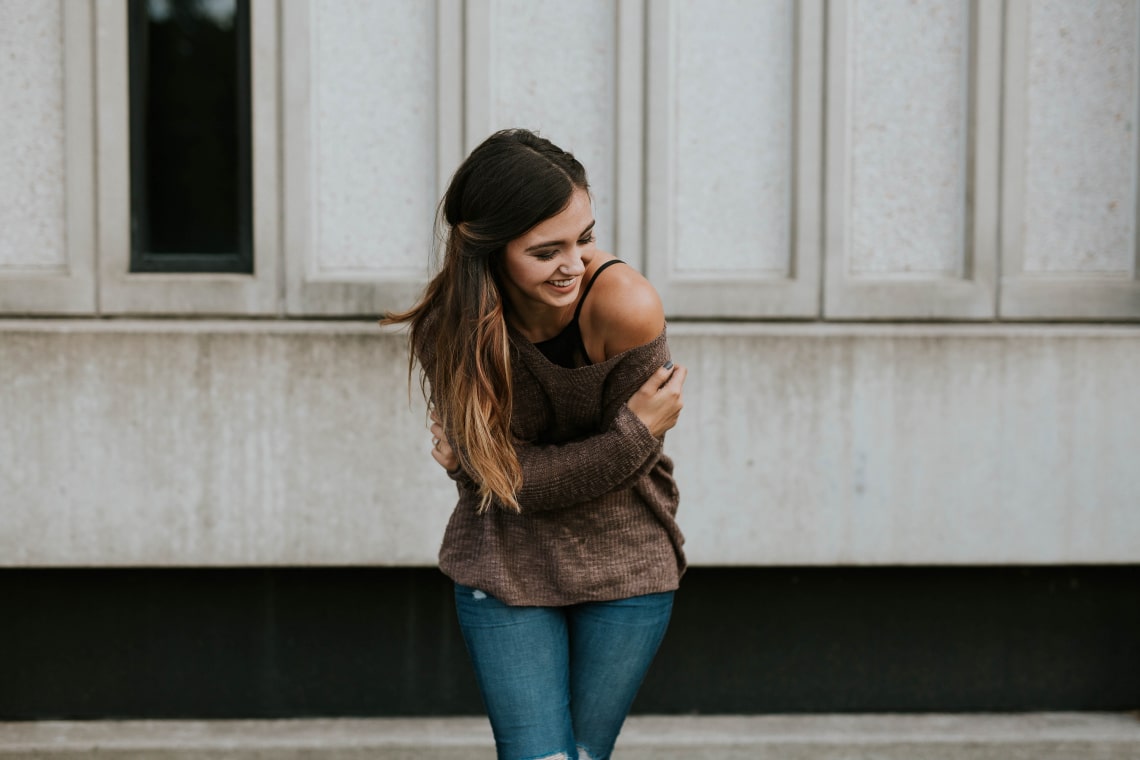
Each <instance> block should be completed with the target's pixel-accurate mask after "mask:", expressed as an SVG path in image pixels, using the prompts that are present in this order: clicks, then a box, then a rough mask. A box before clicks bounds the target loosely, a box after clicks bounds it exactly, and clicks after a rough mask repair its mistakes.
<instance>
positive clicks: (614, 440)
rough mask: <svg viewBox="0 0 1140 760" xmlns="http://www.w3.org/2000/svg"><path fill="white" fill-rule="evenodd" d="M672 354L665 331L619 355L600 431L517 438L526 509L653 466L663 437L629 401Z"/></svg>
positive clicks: (620, 484)
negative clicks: (550, 439)
mask: <svg viewBox="0 0 1140 760" xmlns="http://www.w3.org/2000/svg"><path fill="white" fill-rule="evenodd" d="M668 358H669V349H668V345H667V344H666V342H665V334H664V332H663V333H662V334H661V336H659V337H658V338H657V339H656V340H654V341H653V342H651V343H648V344H646V345H644V346H640V347H638V348H635V349H632V350H630V351H628V352H626V353H625V354H624V355H623V356H622V357H621V358H619V359H618V361H617V362H616V363H615V365H614V367H613V368H612V369H611V370H610V372H609V373H608V375H607V378H606V383H605V391H604V393H603V398H602V408H603V416H602V419H603V426H604V427H603V428H602V430H601V431H600V432H598V433H595V434H594V435H590V436H588V437H586V438H582V439H579V440H575V441H569V442H564V443H557V444H536V443H528V442H522V443H519V442H516V444H515V451H516V453H517V454H518V458H519V465H520V466H521V467H522V472H523V484H522V488H521V489H520V490H519V493H518V495H517V498H518V502H519V506H520V507H521V509H522V511H523V512H524V513H527V512H537V511H543V510H551V509H561V508H564V507H569V506H573V505H575V504H580V503H582V502H585V501H590V500H592V499H596V498H598V497H600V496H603V495H605V494H607V493H610V492H612V491H618V490H621V489H624V488H627V487H629V486H631V485H632V484H633V483H634V482H636V481H637V480H638V479H639V478H641V477H642V476H643V475H645V474H646V473H647V472H648V471H649V470H651V469H652V468H653V465H654V464H656V462H657V460H658V458H659V457H660V456H661V451H662V440H661V439H659V438H657V437H655V436H654V435H653V434H652V433H650V432H649V428H647V427H646V426H645V423H643V422H642V421H641V420H640V419H639V418H638V416H637V415H636V414H634V413H633V411H631V410H630V408H629V406H627V404H626V402H627V401H629V399H630V397H631V396H633V394H634V392H636V391H637V389H639V388H640V387H641V386H642V385H643V384H644V383H645V381H646V380H648V379H649V377H650V376H651V375H652V374H653V373H654V372H656V371H657V368H658V367H660V366H661V365H662V364H664V363H665V361H666V360H667V359H668Z"/></svg>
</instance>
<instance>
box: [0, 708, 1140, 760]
mask: <svg viewBox="0 0 1140 760" xmlns="http://www.w3.org/2000/svg"><path fill="white" fill-rule="evenodd" d="M494 755H495V753H494V749H493V746H492V740H491V731H490V728H489V727H488V725H487V722H486V720H485V719H483V718H469V717H463V718H413V719H402V718H374V719H355V718H336V719H302V720H219V721H75V722H68V721H36V722H25V723H0V760H33V759H35V760H49V759H50V760H55V759H57V758H58V759H59V760H63V759H64V758H69V759H71V760H74V758H77V757H80V756H93V757H95V756H97V757H99V758H100V759H101V760H269V759H270V758H273V759H274V760H278V759H279V760H365V758H367V759H368V760H459V759H460V758H464V759H465V760H493V758H494ZM614 758H615V760H649V759H650V758H653V759H654V760H662V759H664V760H680V759H681V758H686V759H687V760H745V759H747V760H1140V714H1138V713H1086V712H1079V713H1014V714H1004V713H1003V714H953V715H949V714H917V715H901V714H890V715H867V714H852V715H759V716H633V717H631V718H629V720H628V721H627V722H626V726H625V728H624V730H623V731H622V734H621V737H620V738H619V739H618V745H617V748H616V749H615V751H614Z"/></svg>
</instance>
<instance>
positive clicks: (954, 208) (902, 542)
mask: <svg viewBox="0 0 1140 760" xmlns="http://www.w3.org/2000/svg"><path fill="white" fill-rule="evenodd" d="M1138 7H1140V6H1138V4H1137V2H1135V0H1088V1H1087V2H1082V3H1079V4H1075V3H1071V2H1068V1H1067V0H1037V1H1035V2H1028V1H1027V0H1008V2H1006V3H1004V4H1001V3H990V2H969V1H968V0H938V1H937V2H934V1H933V0H932V1H931V2H926V3H921V4H902V3H894V2H887V1H886V0H881V1H876V0H833V1H832V2H828V3H824V2H823V1H822V0H800V1H799V2H793V0H770V1H769V2H763V3H760V2H730V1H729V0H704V1H703V2H688V1H686V0H661V2H657V1H656V0H654V1H653V2H644V1H643V0H620V1H619V2H616V3H609V2H592V1H591V2H573V3H568V2H561V1H558V0H550V1H544V2H538V1H537V0H536V1H535V2H530V1H529V0H528V2H517V1H516V0H436V2H422V1H421V0H386V2H374V3H364V4H352V3H344V2H313V3H306V2H294V1H293V0H287V1H286V2H280V3H278V2H274V1H273V0H254V2H253V4H252V22H251V23H252V33H251V34H252V71H253V82H252V93H251V97H252V110H253V123H254V126H253V129H254V135H253V144H254V150H253V152H254V156H253V168H252V171H253V185H254V191H253V192H254V197H253V208H254V210H253V215H254V219H253V227H254V248H255V250H254V257H255V262H256V266H255V269H256V272H255V274H253V275H251V276H235V275H217V276H212V275H137V274H131V273H130V272H129V266H128V259H129V255H128V254H129V249H130V241H131V237H130V235H131V232H130V230H131V220H130V212H129V203H128V200H129V176H130V175H129V150H128V149H129V137H130V135H129V130H128V129H127V127H126V125H127V123H128V120H127V118H126V117H127V114H128V113H129V106H130V103H129V90H128V87H127V66H126V63H127V61H126V52H125V51H126V49H127V34H126V3H125V1H124V0H100V1H99V2H87V1H86V0H67V1H66V2H56V3H43V2H39V1H38V0H8V1H7V2H3V3H0V53H2V54H3V55H4V56H5V58H4V60H5V61H6V64H5V65H4V66H3V67H2V68H0V102H2V103H4V105H5V113H6V114H7V118H8V119H9V121H10V128H9V129H6V130H4V132H3V134H2V135H0V168H2V169H3V171H0V201H3V202H2V203H0V315H2V316H4V317H6V318H7V320H6V321H2V322H0V564H3V565H5V566H24V565H27V566H34V565H94V566H99V565H135V564H138V565H225V564H339V563H376V564H397V565H398V564H429V563H431V562H432V561H433V560H434V557H435V549H436V544H437V541H438V537H439V535H440V531H441V529H442V525H443V523H444V521H445V519H446V516H447V513H448V511H449V509H450V499H451V491H450V484H449V483H448V482H447V481H446V480H444V479H442V478H440V477H439V473H438V472H437V471H436V470H435V466H434V464H433V463H432V461H431V460H430V458H429V457H428V456H427V445H428V444H427V435H426V433H425V432H424V430H423V425H422V421H423V414H422V409H421V408H420V407H419V406H418V402H413V404H412V405H411V407H409V406H408V404H407V392H406V385H405V380H404V367H405V362H404V356H403V350H402V343H401V341H400V340H399V338H397V337H396V336H394V335H392V334H390V333H385V332H384V331H381V330H380V329H379V328H377V327H375V326H374V323H373V321H372V320H374V319H375V317H376V316H377V315H379V314H380V313H382V312H383V311H384V310H386V309H396V308H400V307H403V306H406V305H408V304H409V303H410V302H411V300H412V299H413V298H414V297H415V295H416V293H417V292H418V291H419V289H420V288H421V287H422V284H423V282H424V278H425V276H426V273H427V266H428V263H427V262H428V261H429V255H428V254H429V252H430V245H431V235H430V232H431V224H432V219H431V211H432V209H433V207H434V204H435V203H436V201H437V200H438V197H439V195H440V193H441V192H442V189H443V187H444V186H445V184H446V182H447V179H448V176H449V174H450V172H451V171H452V169H453V168H454V167H455V166H456V165H457V164H458V162H459V161H460V160H461V158H462V156H463V155H464V153H465V152H466V151H467V150H468V149H469V148H470V147H472V146H473V145H475V144H476V143H478V142H479V141H480V140H482V139H483V137H485V136H486V135H487V134H488V133H489V132H490V131H492V130H493V129H497V128H500V127H505V126H528V127H533V128H538V129H540V130H542V131H543V132H544V133H545V134H546V135H547V136H549V137H551V138H553V139H554V140H555V141H556V142H558V143H560V144H562V145H563V146H564V147H567V148H569V149H571V150H574V151H576V152H577V153H578V155H579V156H580V157H581V158H582V159H583V160H584V162H585V163H586V165H587V167H588V169H589V170H590V173H591V178H592V184H593V190H594V195H595V205H596V213H597V216H598V221H599V239H600V241H601V243H602V244H603V245H604V246H605V247H606V248H608V249H611V250H613V251H615V252H616V253H617V254H618V255H620V256H621V257H623V258H624V259H626V260H627V261H629V262H630V263H631V264H633V265H635V266H638V267H640V268H641V269H642V270H643V271H645V272H646V273H647V274H648V275H649V276H650V278H651V280H652V281H653V282H654V284H655V285H656V286H657V287H658V289H659V290H660V291H661V293H662V296H663V298H664V301H665V304H666V309H667V311H668V314H669V316H670V319H671V335H672V343H673V349H674V352H675V354H676V356H677V358H678V359H679V360H681V361H683V362H685V363H687V364H689V365H690V367H691V370H692V372H691V375H690V381H689V388H688V406H687V409H686V411H685V413H684V416H683V419H682V422H681V424H680V426H679V427H678V429H677V430H676V431H675V432H674V433H673V434H672V435H671V436H670V439H669V444H668V446H669V449H670V451H671V452H673V453H674V454H675V456H676V458H677V462H678V469H677V472H678V477H679V480H680V485H681V488H682V491H683V495H684V500H685V501H684V512H683V515H682V520H683V526H684V527H685V529H686V530H687V532H688V534H689V537H690V543H689V549H690V552H691V555H692V559H693V561H694V562H696V563H701V564H723V563H729V564H731V563H739V564H798V563H804V564H845V563H964V564H975V563H977V564H981V563H1070V562H1103V563H1111V562H1136V561H1138V560H1140V509H1137V507H1140V474H1138V471H1137V468H1136V466H1135V458H1136V454H1137V452H1138V451H1140V432H1138V431H1140V399H1138V397H1137V394H1136V393H1135V380H1136V377H1137V372H1138V370H1140V348H1138V346H1140V326H1138V323H1140V280H1138V279H1137V272H1138V265H1137V256H1138V253H1137V250H1138V248H1137V244H1136V218H1137V205H1138V199H1137V195H1136V192H1135V188H1136V186H1137V170H1138V167H1140V162H1138V161H1137V155H1138V154H1140V151H1138V150H1137V148H1138V144H1137V133H1136V129H1135V124H1136V123H1137V115H1138V114H1140V94H1138V84H1137V83H1138V82H1140V77H1138V76H1137V73H1136V72H1137V70H1138V68H1137V66H1138V61H1140V13H1138ZM45 317H51V319H44V318H45ZM61 317H62V318H61ZM329 317H331V318H335V319H336V321H320V320H324V319H325V318H329ZM57 318H58V319H57ZM772 319H779V320H785V321H784V322H772V321H771V320H772ZM1076 322H1088V323H1091V324H1089V325H1088V326H1083V327H1082V326H1074V323H1076ZM1066 323H1067V324H1066ZM1108 323H1115V324H1114V325H1108Z"/></svg>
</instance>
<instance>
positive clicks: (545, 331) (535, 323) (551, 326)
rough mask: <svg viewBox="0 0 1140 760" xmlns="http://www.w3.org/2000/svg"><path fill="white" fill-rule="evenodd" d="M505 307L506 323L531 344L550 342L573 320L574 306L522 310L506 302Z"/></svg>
mask: <svg viewBox="0 0 1140 760" xmlns="http://www.w3.org/2000/svg"><path fill="white" fill-rule="evenodd" d="M507 306H508V308H507V313H506V318H507V321H508V322H509V323H510V325H511V327H513V328H515V329H516V330H518V331H519V332H520V333H522V335H523V337H525V338H526V339H527V340H529V341H530V342H531V343H541V342H542V341H544V340H550V339H551V338H553V337H554V336H555V335H558V333H560V332H562V331H563V330H564V329H566V325H568V324H570V320H571V319H573V318H574V304H570V305H569V306H567V307H564V308H562V309H542V308H538V309H531V310H524V309H520V308H518V306H517V305H516V304H514V303H512V302H510V301H508V304H507Z"/></svg>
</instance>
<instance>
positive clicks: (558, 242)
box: [523, 219, 598, 253]
mask: <svg viewBox="0 0 1140 760" xmlns="http://www.w3.org/2000/svg"><path fill="white" fill-rule="evenodd" d="M597 221H598V220H597V219H592V220H590V223H589V224H587V225H586V229H584V230H582V232H581V233H580V234H579V235H578V239H579V240H581V239H582V238H583V237H585V236H586V235H587V234H589V232H590V230H592V229H594V225H595V224H596V223H597ZM563 242H564V241H562V240H547V241H545V242H543V243H535V244H534V245H532V246H529V247H528V248H527V249H526V250H525V251H523V253H530V252H531V251H537V250H538V249H539V248H550V247H551V246H555V245H561V244H562V243H563Z"/></svg>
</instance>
